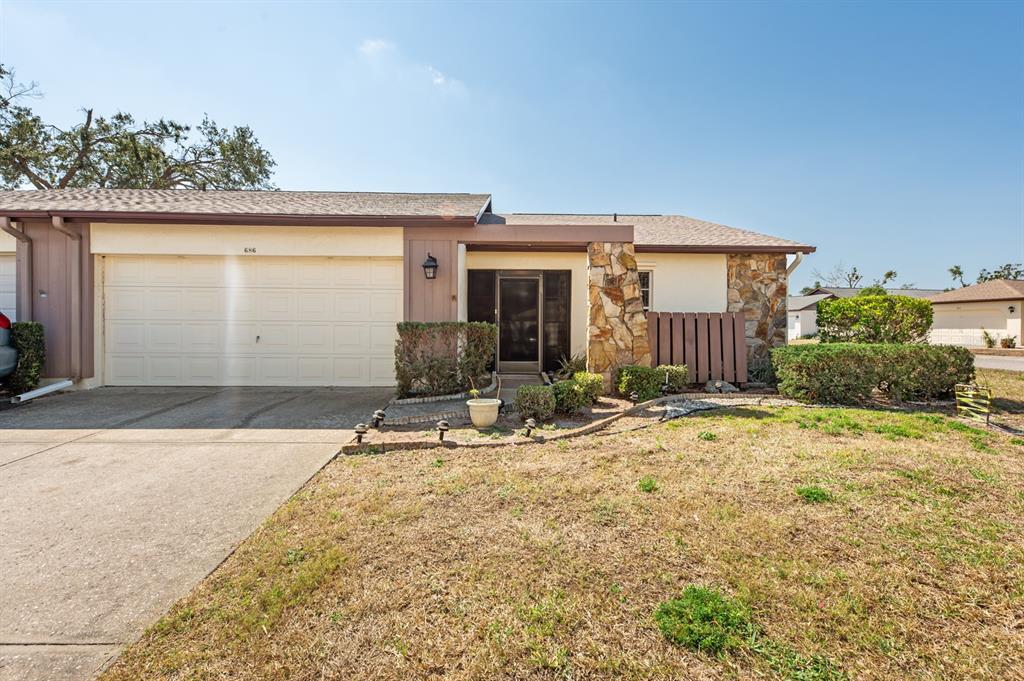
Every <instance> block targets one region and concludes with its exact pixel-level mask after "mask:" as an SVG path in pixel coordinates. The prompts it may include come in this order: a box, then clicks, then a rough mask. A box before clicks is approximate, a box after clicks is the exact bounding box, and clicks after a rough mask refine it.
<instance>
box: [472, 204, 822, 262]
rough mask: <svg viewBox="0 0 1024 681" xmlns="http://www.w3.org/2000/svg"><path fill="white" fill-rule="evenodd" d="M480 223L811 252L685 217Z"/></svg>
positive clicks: (646, 242) (515, 218)
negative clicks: (622, 231)
mask: <svg viewBox="0 0 1024 681" xmlns="http://www.w3.org/2000/svg"><path fill="white" fill-rule="evenodd" d="M484 217H485V219H484V220H481V222H484V221H490V222H503V223H504V224H509V225H607V224H615V223H616V222H618V223H620V224H625V225H633V228H634V229H633V241H634V243H635V244H636V245H637V246H672V247H697V248H718V247H720V248H729V249H736V248H750V247H753V248H758V249H777V250H778V251H779V252H786V253H794V252H796V251H801V252H811V251H813V250H814V247H813V246H810V245H808V244H802V243H799V242H796V241H789V240H788V239H780V238H779V237H775V236H770V235H767V234H760V233H758V232H752V231H750V230H747V229H739V228H736V227H727V226H725V225H719V224H717V223H714V222H708V221H706V220H698V219H696V218H691V217H687V216H685V215H577V214H569V215H559V214H542V213H502V214H500V215H499V214H493V215H486V216H484Z"/></svg>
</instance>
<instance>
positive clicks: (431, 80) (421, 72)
mask: <svg viewBox="0 0 1024 681" xmlns="http://www.w3.org/2000/svg"><path fill="white" fill-rule="evenodd" d="M359 54H360V55H361V57H362V58H363V60H364V62H365V63H366V64H367V66H368V67H369V68H370V72H371V73H374V74H375V77H376V78H378V79H381V78H386V79H389V80H391V81H393V84H394V85H396V86H399V87H401V85H402V84H404V85H405V86H406V87H412V88H417V87H431V86H432V88H433V89H434V90H435V91H438V92H445V93H465V92H466V84H465V83H463V82H462V81H461V80H458V79H457V78H452V77H451V76H449V75H447V74H445V73H444V72H443V71H441V70H440V69H439V68H437V67H435V66H433V65H431V64H424V63H417V62H414V61H412V60H411V59H409V58H407V57H406V56H405V55H403V54H402V52H401V50H399V49H398V45H396V44H395V43H394V42H392V41H390V40H386V39H384V38H367V39H365V40H363V41H362V42H361V43H359Z"/></svg>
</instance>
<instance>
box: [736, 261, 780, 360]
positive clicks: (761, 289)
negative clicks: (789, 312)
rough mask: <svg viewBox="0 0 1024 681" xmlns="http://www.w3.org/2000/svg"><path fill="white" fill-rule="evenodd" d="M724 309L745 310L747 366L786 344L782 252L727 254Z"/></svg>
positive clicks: (766, 357) (764, 358)
mask: <svg viewBox="0 0 1024 681" xmlns="http://www.w3.org/2000/svg"><path fill="white" fill-rule="evenodd" d="M726 267H727V271H728V282H729V283H728V287H729V288H728V305H729V308H728V311H729V312H744V313H746V318H747V321H746V336H747V361H748V363H749V364H750V366H751V367H755V366H757V365H758V364H759V363H760V362H762V361H765V360H767V359H768V357H769V353H770V352H771V349H772V348H774V347H778V346H780V345H785V344H786V256H785V254H776V253H755V254H736V255H729V256H728V259H727V265H726Z"/></svg>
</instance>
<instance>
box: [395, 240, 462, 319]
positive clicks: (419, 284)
mask: <svg viewBox="0 0 1024 681" xmlns="http://www.w3.org/2000/svg"><path fill="white" fill-rule="evenodd" d="M415 236H416V233H415V232H412V233H410V232H406V237H407V238H406V240H405V249H404V251H405V263H404V265H405V267H404V270H405V277H404V288H405V319H406V321H414V322H447V321H454V320H455V319H457V317H458V301H457V296H458V266H459V247H458V241H456V240H454V239H444V238H439V239H418V238H415ZM409 237H413V238H409ZM428 253H429V254H431V255H433V256H434V257H435V258H437V278H436V279H427V278H426V277H425V276H424V274H423V261H424V260H426V258H427V254H428Z"/></svg>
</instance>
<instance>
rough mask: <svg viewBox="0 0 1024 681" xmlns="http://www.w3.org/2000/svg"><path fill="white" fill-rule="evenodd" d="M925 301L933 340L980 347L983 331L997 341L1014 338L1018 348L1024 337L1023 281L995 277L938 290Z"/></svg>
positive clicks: (931, 339)
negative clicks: (929, 310) (1023, 311)
mask: <svg viewBox="0 0 1024 681" xmlns="http://www.w3.org/2000/svg"><path fill="white" fill-rule="evenodd" d="M928 300H930V301H931V303H932V315H933V319H932V331H931V334H930V336H929V340H930V341H931V342H932V343H943V344H947V345H963V346H966V347H975V348H980V347H984V346H985V339H984V332H986V331H987V332H988V333H989V334H990V335H992V336H993V337H995V338H996V340H997V341H998V340H999V339H1002V338H1008V337H1013V338H1015V339H1016V344H1017V346H1018V347H1019V346H1020V345H1021V341H1022V340H1024V338H1022V335H1021V332H1022V331H1024V329H1022V328H1021V308H1022V307H1024V281H1021V280H1014V279H994V280H992V281H986V282H984V283H981V284H975V285H974V286H966V287H964V288H958V289H953V290H951V291H946V292H945V293H939V294H936V295H933V296H931V297H929V298H928Z"/></svg>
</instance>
